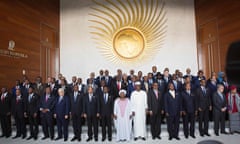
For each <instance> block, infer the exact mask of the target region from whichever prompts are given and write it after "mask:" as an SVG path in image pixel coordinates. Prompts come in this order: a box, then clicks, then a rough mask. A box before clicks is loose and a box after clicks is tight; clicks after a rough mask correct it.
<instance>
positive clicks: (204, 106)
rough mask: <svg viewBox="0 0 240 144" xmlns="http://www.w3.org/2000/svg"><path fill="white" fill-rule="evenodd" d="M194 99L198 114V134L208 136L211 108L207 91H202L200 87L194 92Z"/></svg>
mask: <svg viewBox="0 0 240 144" xmlns="http://www.w3.org/2000/svg"><path fill="white" fill-rule="evenodd" d="M196 99H197V110H198V114H199V120H198V121H199V133H200V135H203V134H208V121H209V109H210V107H211V106H212V102H211V98H210V93H209V90H208V89H206V88H205V91H204V89H203V88H202V87H199V88H198V89H197V90H196ZM199 109H201V110H199ZM203 124H204V127H203Z"/></svg>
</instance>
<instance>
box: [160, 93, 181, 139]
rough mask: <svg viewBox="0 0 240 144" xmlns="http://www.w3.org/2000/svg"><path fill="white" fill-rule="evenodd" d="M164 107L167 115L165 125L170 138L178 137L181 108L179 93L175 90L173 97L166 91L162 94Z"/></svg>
mask: <svg viewBox="0 0 240 144" xmlns="http://www.w3.org/2000/svg"><path fill="white" fill-rule="evenodd" d="M164 108H165V112H166V115H167V126H168V133H169V137H170V138H174V137H178V132H179V119H180V112H181V110H182V100H181V95H180V94H179V93H177V92H175V98H174V97H173V96H172V95H171V94H170V92H169V91H168V92H166V94H165V96H164Z"/></svg>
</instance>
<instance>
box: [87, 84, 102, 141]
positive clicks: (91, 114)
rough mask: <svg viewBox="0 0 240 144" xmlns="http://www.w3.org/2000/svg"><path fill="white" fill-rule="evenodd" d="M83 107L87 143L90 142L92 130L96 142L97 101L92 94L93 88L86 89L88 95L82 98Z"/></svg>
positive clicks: (98, 109)
mask: <svg viewBox="0 0 240 144" xmlns="http://www.w3.org/2000/svg"><path fill="white" fill-rule="evenodd" d="M84 99H85V100H84V104H83V105H84V106H83V112H84V117H85V118H86V119H87V123H88V139H87V142H88V141H91V140H92V137H93V132H92V128H93V129H94V139H95V141H98V118H99V112H100V108H99V99H98V96H96V94H95V93H93V88H92V87H91V86H89V87H88V93H87V94H86V95H85V97H84Z"/></svg>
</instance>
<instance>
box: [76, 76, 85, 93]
mask: <svg viewBox="0 0 240 144" xmlns="http://www.w3.org/2000/svg"><path fill="white" fill-rule="evenodd" d="M77 85H78V91H80V92H81V93H83V94H85V93H86V88H85V84H83V83H82V78H78V79H77Z"/></svg>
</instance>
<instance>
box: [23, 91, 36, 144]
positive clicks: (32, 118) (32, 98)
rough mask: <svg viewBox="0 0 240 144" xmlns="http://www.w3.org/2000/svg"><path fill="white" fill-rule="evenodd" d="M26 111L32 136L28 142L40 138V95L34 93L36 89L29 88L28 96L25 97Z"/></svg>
mask: <svg viewBox="0 0 240 144" xmlns="http://www.w3.org/2000/svg"><path fill="white" fill-rule="evenodd" d="M25 104H26V109H25V113H24V115H25V116H27V117H28V120H29V126H30V136H29V137H28V138H27V140H30V139H32V138H34V140H37V137H38V117H37V115H38V111H39V95H37V94H36V93H34V88H33V87H29V89H28V95H26V96H25Z"/></svg>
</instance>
